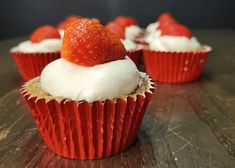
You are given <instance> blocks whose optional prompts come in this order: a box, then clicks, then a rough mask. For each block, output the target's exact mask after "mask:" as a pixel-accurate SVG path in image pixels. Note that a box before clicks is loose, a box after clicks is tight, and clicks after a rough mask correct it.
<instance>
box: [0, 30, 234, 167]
mask: <svg viewBox="0 0 235 168" xmlns="http://www.w3.org/2000/svg"><path fill="white" fill-rule="evenodd" d="M195 35H196V36H197V37H198V38H199V39H200V40H201V42H203V43H206V44H210V45H211V46H212V47H213V53H212V54H211V55H210V57H209V60H208V62H207V66H206V69H205V72H204V75H203V77H202V79H201V80H200V81H198V82H194V83H189V84H177V85H170V84H158V86H157V90H156V92H155V94H154V96H153V98H152V100H151V102H150V105H149V107H148V109H147V112H146V115H145V117H144V121H143V123H142V127H141V132H140V133H139V136H138V139H137V141H136V143H135V144H134V145H133V146H132V147H131V148H130V149H129V150H127V151H126V152H124V153H122V154H119V155H117V156H114V157H111V158H108V159H102V160H95V161H79V160H70V159H65V158H61V157H60V156H58V155H56V154H54V153H53V152H51V151H50V150H49V149H48V148H47V147H46V146H45V144H44V142H43V140H42V138H41V137H40V135H39V133H38V130H37V128H36V126H35V124H34V121H33V118H32V117H31V114H30V112H29V110H28V109H27V107H26V105H25V104H24V103H23V101H22V98H21V96H20V94H19V89H18V87H19V86H20V85H21V84H22V81H21V78H20V76H19V73H18V72H17V69H16V66H15V64H14V62H13V60H12V59H11V57H10V55H9V53H8V50H9V49H10V48H11V47H12V46H14V45H16V44H17V43H18V42H19V41H22V40H23V39H24V38H16V39H11V40H6V41H2V42H0V79H1V81H0V167H3V168H8V167H9V168H13V167H16V168H20V167H43V168H45V167H94V168H96V167H104V168H106V167H117V168H119V167H160V168H162V167H173V168H176V167H177V168H191V167H202V168H204V167H213V168H217V167H226V168H234V167H235V31H232V30H218V31H217V30H210V31H207V30H201V31H195Z"/></svg>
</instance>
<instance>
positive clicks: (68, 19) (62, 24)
mask: <svg viewBox="0 0 235 168" xmlns="http://www.w3.org/2000/svg"><path fill="white" fill-rule="evenodd" d="M82 18H83V17H81V16H77V15H70V16H68V17H66V18H65V19H64V20H63V21H62V22H60V23H59V24H58V26H57V28H58V29H65V27H66V25H67V24H70V23H72V22H74V21H76V20H78V19H82Z"/></svg>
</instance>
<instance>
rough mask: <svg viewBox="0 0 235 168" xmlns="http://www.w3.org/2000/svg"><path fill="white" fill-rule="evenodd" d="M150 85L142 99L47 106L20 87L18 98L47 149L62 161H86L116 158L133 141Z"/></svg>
mask: <svg viewBox="0 0 235 168" xmlns="http://www.w3.org/2000/svg"><path fill="white" fill-rule="evenodd" d="M151 85H152V86H151V88H150V90H149V91H147V92H145V93H144V94H143V95H137V96H136V97H132V96H127V97H126V99H122V98H118V99H116V100H109V99H108V100H106V101H95V102H93V103H88V102H87V101H82V102H78V101H73V100H68V99H65V100H63V101H61V102H58V101H57V100H55V99H53V100H51V101H49V102H47V101H46V100H45V99H44V98H37V97H34V96H32V95H30V94H29V93H28V92H27V90H26V89H25V88H24V87H22V90H21V94H22V95H23V97H24V99H25V100H26V102H27V104H28V106H29V108H30V110H31V112H32V115H33V117H34V120H35V122H36V124H37V126H38V128H39V131H40V133H41V136H42V137H43V139H44V141H45V143H46V144H47V146H48V147H49V148H50V149H51V150H52V151H54V152H55V153H57V154H58V155H61V156H63V157H67V158H73V159H82V160H86V159H100V158H104V157H109V156H112V155H115V154H118V153H120V152H123V151H124V150H126V149H127V148H128V147H129V146H130V145H131V144H132V143H133V142H134V141H135V139H136V137H137V133H138V132H139V129H140V125H141V122H142V119H143V115H144V113H145V109H146V107H147V105H148V103H149V101H150V98H151V96H152V94H153V92H154V89H155V87H154V84H151Z"/></svg>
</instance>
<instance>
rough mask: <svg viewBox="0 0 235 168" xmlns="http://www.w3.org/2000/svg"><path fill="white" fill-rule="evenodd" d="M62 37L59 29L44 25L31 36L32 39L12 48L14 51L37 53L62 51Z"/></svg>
mask: <svg viewBox="0 0 235 168" xmlns="http://www.w3.org/2000/svg"><path fill="white" fill-rule="evenodd" d="M60 50H61V39H60V34H59V31H58V30H57V29H56V28H55V27H53V26H50V25H44V26H41V27H39V28H37V29H36V30H34V31H33V33H32V34H31V36H30V40H27V41H24V42H21V43H19V44H18V46H16V47H14V48H12V49H11V51H12V52H24V53H37V52H60Z"/></svg>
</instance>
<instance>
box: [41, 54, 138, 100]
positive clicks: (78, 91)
mask: <svg viewBox="0 0 235 168" xmlns="http://www.w3.org/2000/svg"><path fill="white" fill-rule="evenodd" d="M139 81H140V74H139V71H138V70H137V68H136V65H135V64H134V63H133V62H132V61H131V60H130V58H128V57H126V58H125V59H123V60H117V61H112V62H108V63H105V64H99V65H96V66H92V67H84V66H79V65H77V64H73V63H71V62H68V61H66V60H65V59H62V58H61V59H58V60H55V61H53V62H51V63H50V64H48V65H47V66H46V67H45V68H44V70H43V71H42V73H41V87H42V89H43V90H44V91H46V92H48V93H49V94H51V95H52V96H55V97H58V96H62V97H65V98H70V99H72V100H78V101H80V100H86V101H88V102H93V101H96V100H106V99H113V98H117V97H120V96H122V95H128V94H131V93H132V92H134V91H135V89H136V88H137V87H138V85H139Z"/></svg>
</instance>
